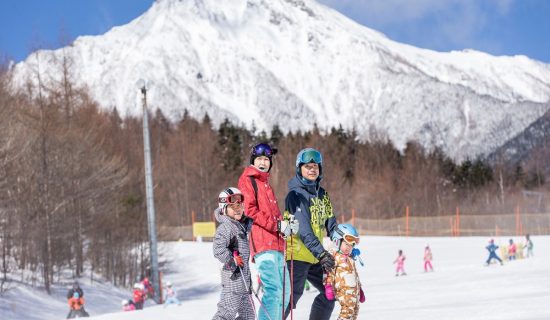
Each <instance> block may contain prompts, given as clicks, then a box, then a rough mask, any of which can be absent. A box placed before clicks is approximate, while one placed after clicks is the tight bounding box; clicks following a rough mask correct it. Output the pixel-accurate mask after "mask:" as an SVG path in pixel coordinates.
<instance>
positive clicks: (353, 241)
mask: <svg viewBox="0 0 550 320" xmlns="http://www.w3.org/2000/svg"><path fill="white" fill-rule="evenodd" d="M343 239H344V241H345V242H347V243H349V244H350V245H352V246H355V245H356V244H359V237H356V236H352V235H351V234H345V235H344V237H343Z"/></svg>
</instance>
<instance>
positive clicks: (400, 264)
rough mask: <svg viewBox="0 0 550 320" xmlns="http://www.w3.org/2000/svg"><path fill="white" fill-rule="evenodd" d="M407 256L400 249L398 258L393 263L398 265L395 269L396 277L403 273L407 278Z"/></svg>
mask: <svg viewBox="0 0 550 320" xmlns="http://www.w3.org/2000/svg"><path fill="white" fill-rule="evenodd" d="M406 258H407V257H405V255H404V254H403V250H401V249H399V251H398V252H397V258H395V260H394V261H393V264H397V266H396V268H395V276H396V277H397V276H399V272H401V275H402V276H406V275H407V273H406V272H405V259H406Z"/></svg>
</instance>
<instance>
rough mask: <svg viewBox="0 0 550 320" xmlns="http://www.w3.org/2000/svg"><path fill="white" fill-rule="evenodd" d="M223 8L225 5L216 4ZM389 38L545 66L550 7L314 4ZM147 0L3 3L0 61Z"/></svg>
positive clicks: (537, 2)
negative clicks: (511, 57) (522, 58)
mask: <svg viewBox="0 0 550 320" xmlns="http://www.w3.org/2000/svg"><path fill="white" fill-rule="evenodd" d="M219 1H225V0H219ZM318 1H319V2H321V3H324V4H326V5H328V6H330V7H333V8H335V9H336V10H338V11H340V12H342V13H343V14H345V15H347V16H349V17H350V18H352V19H354V20H355V21H357V22H359V23H361V24H363V25H366V26H368V27H370V28H373V29H376V30H378V31H380V32H382V33H384V34H386V35H387V36H388V37H389V38H391V39H394V40H396V41H399V42H404V43H408V44H412V45H414V46H418V47H422V48H428V49H434V50H438V51H450V50H461V49H466V48H470V49H476V50H480V51H485V52H488V53H490V54H494V55H516V54H523V55H527V56H529V57H531V58H533V59H537V60H540V61H543V62H546V63H550V0H318ZM152 3H153V0H2V1H1V4H0V55H7V56H8V57H9V58H11V59H14V60H16V61H20V60H22V59H24V58H25V57H26V56H27V55H28V53H29V52H31V51H32V50H33V49H35V48H57V47H59V46H60V44H63V43H67V42H69V41H71V40H74V39H75V38H76V37H77V36H79V35H97V34H102V33H105V32H106V31H107V30H109V29H110V28H111V27H113V26H116V25H121V24H125V23H128V22H129V21H131V20H132V19H134V18H136V17H138V16H139V15H140V14H142V13H143V12H145V11H146V10H147V8H149V7H150V6H151V4H152Z"/></svg>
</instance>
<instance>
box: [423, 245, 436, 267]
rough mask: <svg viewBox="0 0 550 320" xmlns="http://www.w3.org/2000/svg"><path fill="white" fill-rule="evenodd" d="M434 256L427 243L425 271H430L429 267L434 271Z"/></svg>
mask: <svg viewBox="0 0 550 320" xmlns="http://www.w3.org/2000/svg"><path fill="white" fill-rule="evenodd" d="M432 258H433V256H432V249H430V246H429V245H426V248H424V272H428V269H430V271H434V268H433V267H432Z"/></svg>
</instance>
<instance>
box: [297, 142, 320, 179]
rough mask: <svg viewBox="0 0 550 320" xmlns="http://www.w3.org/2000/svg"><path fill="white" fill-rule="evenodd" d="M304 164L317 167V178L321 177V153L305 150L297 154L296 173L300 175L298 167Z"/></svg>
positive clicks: (310, 149)
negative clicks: (313, 164)
mask: <svg viewBox="0 0 550 320" xmlns="http://www.w3.org/2000/svg"><path fill="white" fill-rule="evenodd" d="M306 163H316V164H318V165H319V177H321V176H322V175H323V156H322V155H321V152H319V151H317V150H315V149H313V148H305V149H302V150H301V151H300V152H298V155H297V156H296V173H298V174H299V175H301V174H300V167H301V166H302V165H304V164H306Z"/></svg>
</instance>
